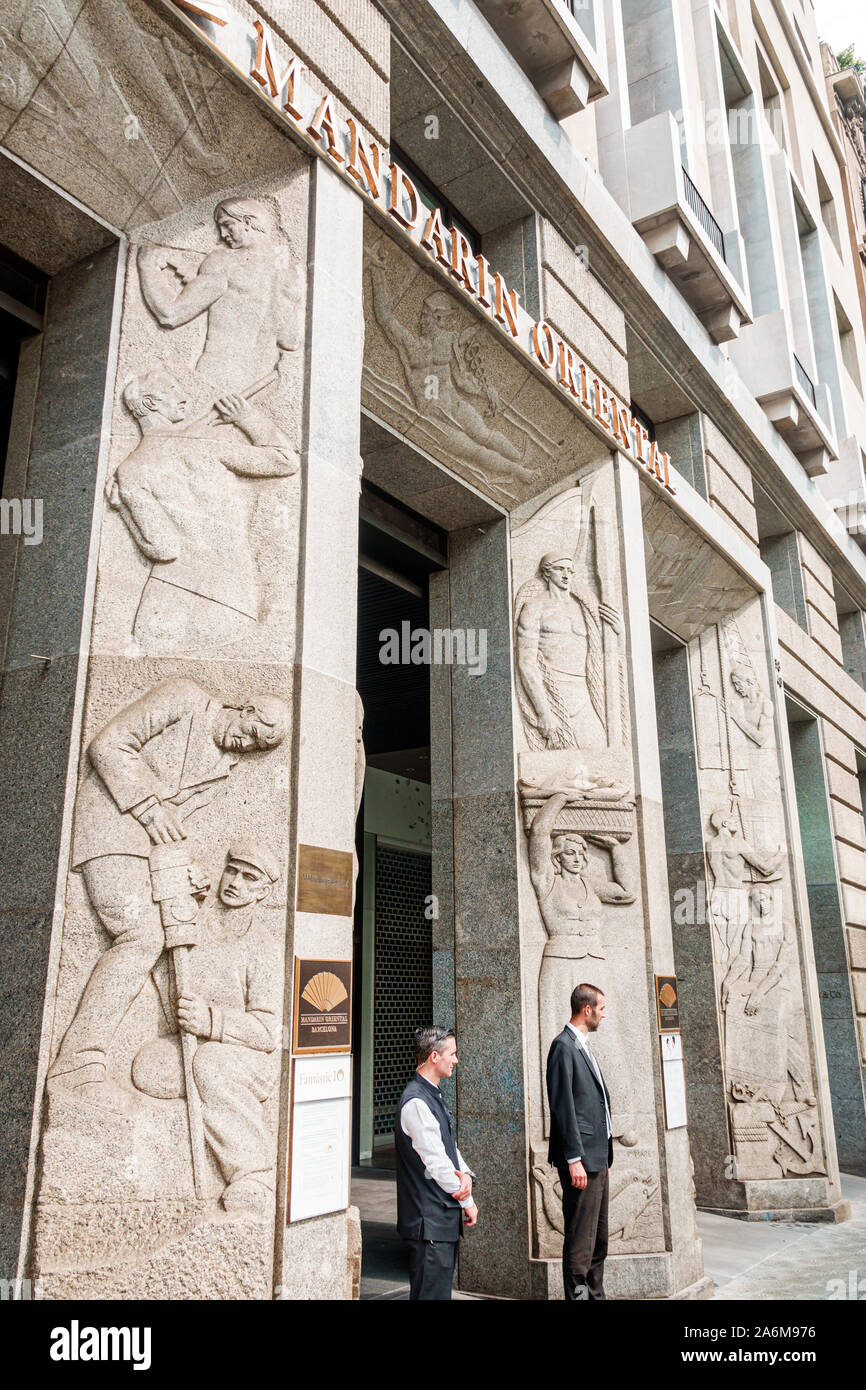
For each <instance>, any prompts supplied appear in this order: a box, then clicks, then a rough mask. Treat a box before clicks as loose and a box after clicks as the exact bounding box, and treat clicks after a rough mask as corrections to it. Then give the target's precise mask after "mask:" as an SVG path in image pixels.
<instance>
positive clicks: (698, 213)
mask: <svg viewBox="0 0 866 1390" xmlns="http://www.w3.org/2000/svg"><path fill="white" fill-rule="evenodd" d="M683 183H684V185H685V190H686V202H687V203H688V205H689V207H690V208H691V210H692V212H693V213H694V214H695V217H696V218H697V219H698V221H699V222H700V224H701V226H702V227H703V229H704V231H705V232H706V235H707V237H708V238H709V240H710V241H711V242H712V244H713V246H714V247H715V249H716V251H717V252H718V254H719V255H720V257H721V258H722V260H723V261H725V262H727V257H726V256H725V234H724V232H723V231H722V229H721V227H720V226H719V224H718V222H717V221H716V219H715V218H714V217H713V214H712V213H711V212H710V209H709V208H708V206H707V204H706V203H705V202H704V200H703V198H702V197H701V195H700V193H699V192H698V190H697V188H696V187H695V185H694V184H693V183H692V180H691V179H690V178H689V171H688V169H687V168H686V167H685V165H683Z"/></svg>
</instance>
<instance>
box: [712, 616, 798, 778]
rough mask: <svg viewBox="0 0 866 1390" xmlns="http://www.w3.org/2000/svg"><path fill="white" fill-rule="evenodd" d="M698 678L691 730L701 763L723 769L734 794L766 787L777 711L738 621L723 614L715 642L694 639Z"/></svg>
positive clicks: (772, 768) (772, 770)
mask: <svg viewBox="0 0 866 1390" xmlns="http://www.w3.org/2000/svg"><path fill="white" fill-rule="evenodd" d="M710 646H714V647H715V649H716V650H715V652H714V653H712V657H713V658H714V664H715V665H716V666H717V667H718V671H719V678H720V681H721V690H720V693H719V695H718V697H717V696H716V694H715V693H714V692H713V689H712V686H711V683H710V679H709V676H708V673H707V662H708V659H709V653H708V647H710ZM698 648H699V656H700V679H699V685H698V688H697V689H696V691H695V693H694V708H695V729H696V733H697V740H698V758H699V762H700V766H701V767H702V768H707V769H718V770H725V771H727V772H728V776H729V787H730V790H731V793H732V795H736V796H746V797H749V796H753V795H754V794H755V790H756V787H757V789H758V791H759V794H760V793H763V792H765V791H766V781H767V779H772V780H777V779H778V767H777V764H776V762H775V737H774V736H775V711H774V709H773V702H772V700H771V699H770V698H769V696H768V695H767V694H766V692H765V691H764V689H763V688H762V686H761V682H760V680H759V679H758V675H757V673H756V671H755V669H754V666H753V665H752V660H751V657H750V655H749V652H748V650H747V648H746V645H745V643H744V641H743V638H742V635H741V633H740V630H739V627H738V625H737V623H736V620H735V619H733V618H730V617H728V618H727V619H723V620H722V621H721V622H720V623H719V624H718V626H717V628H716V636H715V641H714V642H713V641H712V639H711V638H710V637H709V636H708V635H702V636H700V637H699V638H698Z"/></svg>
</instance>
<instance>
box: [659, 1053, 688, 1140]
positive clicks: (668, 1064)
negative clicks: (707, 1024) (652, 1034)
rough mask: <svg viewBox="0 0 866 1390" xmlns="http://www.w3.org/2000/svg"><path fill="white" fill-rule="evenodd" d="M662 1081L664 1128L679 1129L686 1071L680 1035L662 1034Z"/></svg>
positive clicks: (684, 1121)
mask: <svg viewBox="0 0 866 1390" xmlns="http://www.w3.org/2000/svg"><path fill="white" fill-rule="evenodd" d="M659 1042H660V1043H661V1049H662V1081H663V1083H664V1092H665V1128H666V1129H679V1128H680V1127H681V1126H682V1125H684V1124H687V1123H688V1121H687V1119H686V1071H685V1064H684V1062H683V1039H682V1034H681V1033H663V1034H662V1036H661V1038H660V1039H659Z"/></svg>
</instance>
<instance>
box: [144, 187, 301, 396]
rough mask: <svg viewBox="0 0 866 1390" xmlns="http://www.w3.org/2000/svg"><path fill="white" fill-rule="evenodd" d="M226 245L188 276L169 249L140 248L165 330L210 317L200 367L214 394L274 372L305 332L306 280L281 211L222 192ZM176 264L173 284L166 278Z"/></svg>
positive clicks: (147, 297)
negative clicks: (292, 258)
mask: <svg viewBox="0 0 866 1390" xmlns="http://www.w3.org/2000/svg"><path fill="white" fill-rule="evenodd" d="M214 221H215V222H216V226H217V231H218V233H219V237H220V241H221V243H222V244H221V245H220V246H218V247H217V248H216V249H215V250H213V251H210V252H208V254H207V255H206V256H205V257H204V259H203V260H202V262H201V264H200V265H199V267H198V269H197V270H196V271H195V273H194V274H193V275H188V274H187V273H186V272H185V271H184V270H183V269H182V268H181V263H180V262H179V261H176V260H175V258H174V256H173V254H172V252H171V251H169V250H167V249H166V248H164V247H161V246H142V247H141V248H140V249H139V252H138V274H139V280H140V284H141V293H142V296H143V298H144V302H145V304H146V305H147V307H148V308H149V309H150V311H151V313H152V314H153V315H154V317H155V318H156V320H157V322H158V323H160V324H161V325H162V327H163V328H178V327H180V326H181V325H182V324H185V323H191V322H192V321H193V319H196V318H198V317H199V315H200V314H206V315H207V333H206V336H205V343H204V349H203V351H202V353H201V356H200V357H199V359H198V361H197V363H196V367H195V372H196V376H198V377H202V378H203V379H204V380H205V381H207V382H208V383H209V385H210V386H211V387H213V389H214V391H215V392H227V391H228V392H231V391H244V390H246V389H247V388H248V387H249V386H251V385H252V383H253V382H257V381H260V380H262V379H263V378H264V377H266V376H267V375H268V374H269V373H271V372H273V371H275V370H276V368H277V366H278V364H279V360H280V355H281V353H283V352H294V351H295V350H296V348H297V347H298V346H299V343H300V338H301V322H300V315H299V311H300V305H301V300H302V296H303V281H302V275H301V269H300V266H298V265H290V264H289V260H288V245H287V244H286V243H285V242H284V241H282V240H281V238H280V235H279V228H278V225H277V219H276V214H275V212H274V210H273V209H272V208H271V206H270V204H268V203H266V202H265V201H264V200H260V199H256V198H224V199H223V201H222V202H221V203H218V204H217V206H216V208H215V209H214ZM168 269H171V270H174V271H175V273H176V275H177V277H178V278H179V279H180V280H181V282H182V283H181V288H180V289H176V288H175V287H173V286H172V285H171V283H170V282H169V281H168V280H167V278H166V276H165V271H166V270H168Z"/></svg>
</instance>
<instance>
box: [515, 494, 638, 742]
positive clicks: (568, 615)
mask: <svg viewBox="0 0 866 1390" xmlns="http://www.w3.org/2000/svg"><path fill="white" fill-rule="evenodd" d="M569 501H570V502H571V505H570V507H569V505H568V504H569ZM612 507H613V499H612V497H605V499H604V502H602V501H601V500H600V498H599V496H598V489H597V486H596V480H595V479H594V478H590V479H589V480H587V481H586V482H584V483H582V484H579V485H578V487H577V488H575V489H573V490H572V492H571V493H570V494H566V495H564V496H563V497H562V498H554V499H553V500H552V502H551V503H549V504H548V505H547V506H545V507H543V508H542V509H541V511H540V513H539V514H538V517H537V518H535V519H534V520H533V522H531V523H529V525H530V526H531V527H537V528H538V529H539V530H540V531H541V533H542V535H543V536H545V538H546V539H548V541H549V540H550V539H553V537H554V535H555V534H556V533H557V532H558V533H559V534H560V535H562V536H563V539H564V540H565V537H567V536H568V534H569V531H570V532H571V535H572V536H573V540H572V539H567V540H565V543H564V544H562V545H561V548H560V549H558V550H548V551H547V553H546V554H543V555H542V556H541V559H540V560H539V561H538V565H537V567H536V570H535V574H534V575H533V577H532V578H531V579H529V580H527V581H526V583H524V584H522V585H521V587H520V588H519V589H518V592H517V597H516V599H515V603H514V623H515V647H516V659H517V680H516V685H517V699H518V704H519V706H520V712H521V715H522V718H523V727H524V731H525V733H526V739H527V742H528V744H529V746H530V748H532V749H547V750H556V749H567V748H605V747H611V748H612V747H620V746H622V745H623V744H625V743H626V742H627V741H628V711H627V704H626V696H625V670H624V663H623V655H622V651H621V642H622V633H623V621H622V614H621V612H620V610H619V608H618V606H617V604H618V599H617V586H616V579H615V574H616V557H615V554H614V553H613V536H612V533H615V526H614V524H613V518H612V516H611V508H612ZM566 508H568V511H570V513H571V516H572V518H573V520H572V522H571V526H566V525H564V524H563V523H559V525H557V524H556V518H558V516H559V515H560V514H561V513H563V514H564V509H566Z"/></svg>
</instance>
